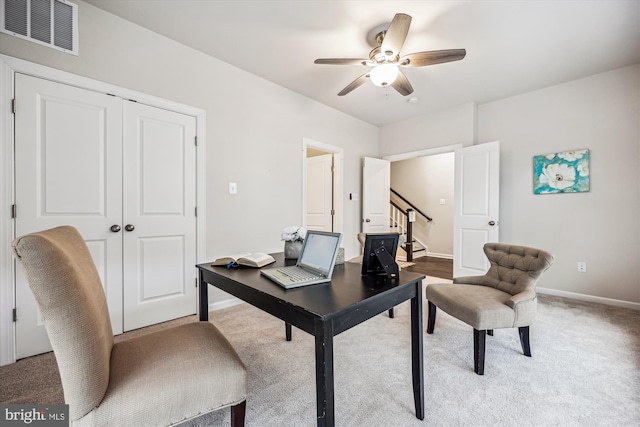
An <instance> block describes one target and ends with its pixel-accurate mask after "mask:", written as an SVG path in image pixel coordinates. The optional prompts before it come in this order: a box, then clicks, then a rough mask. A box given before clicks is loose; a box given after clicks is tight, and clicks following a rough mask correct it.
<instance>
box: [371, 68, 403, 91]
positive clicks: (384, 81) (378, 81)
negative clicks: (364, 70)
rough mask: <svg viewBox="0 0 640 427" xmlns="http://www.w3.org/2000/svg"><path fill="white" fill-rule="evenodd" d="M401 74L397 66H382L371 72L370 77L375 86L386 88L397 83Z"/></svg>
mask: <svg viewBox="0 0 640 427" xmlns="http://www.w3.org/2000/svg"><path fill="white" fill-rule="evenodd" d="M399 72H400V70H398V66H397V65H396V64H380V65H376V66H375V67H374V68H373V69H372V70H371V73H369V77H370V78H371V81H372V82H373V84H374V85H376V86H380V87H385V86H387V85H390V84H391V83H393V82H395V81H396V79H397V78H398V73H399Z"/></svg>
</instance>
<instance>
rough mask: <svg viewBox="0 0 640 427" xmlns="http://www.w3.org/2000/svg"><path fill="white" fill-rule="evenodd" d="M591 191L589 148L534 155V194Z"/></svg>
mask: <svg viewBox="0 0 640 427" xmlns="http://www.w3.org/2000/svg"><path fill="white" fill-rule="evenodd" d="M584 191H589V150H587V149H583V150H574V151H564V152H561V153H555V154H545V155H541V156H534V158H533V192H534V194H552V193H579V192H584Z"/></svg>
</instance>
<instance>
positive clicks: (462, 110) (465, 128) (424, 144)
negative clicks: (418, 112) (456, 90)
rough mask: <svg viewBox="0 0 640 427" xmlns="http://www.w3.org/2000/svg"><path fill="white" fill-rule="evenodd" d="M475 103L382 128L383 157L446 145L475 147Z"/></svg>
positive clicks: (381, 153) (381, 147)
mask: <svg viewBox="0 0 640 427" xmlns="http://www.w3.org/2000/svg"><path fill="white" fill-rule="evenodd" d="M475 114H476V107H475V104H473V103H468V104H463V105H459V106H457V107H453V108H449V109H447V110H444V111H437V112H435V113H429V114H424V115H422V116H418V117H415V118H413V119H409V120H404V121H402V122H398V123H394V124H391V125H387V126H383V127H381V128H380V155H381V156H389V155H392V154H402V153H408V152H412V151H420V150H424V149H427V148H435V147H443V146H446V145H455V144H462V145H465V146H467V145H473V142H474V141H475V138H474V131H475V128H474V123H475Z"/></svg>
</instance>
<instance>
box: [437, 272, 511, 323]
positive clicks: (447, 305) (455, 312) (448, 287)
mask: <svg viewBox="0 0 640 427" xmlns="http://www.w3.org/2000/svg"><path fill="white" fill-rule="evenodd" d="M426 296H427V300H429V302H431V303H433V304H435V305H436V307H438V308H439V309H441V310H442V311H444V312H446V313H448V314H450V315H451V316H453V317H456V318H458V319H460V320H462V321H463V322H465V323H467V324H468V325H471V326H472V327H473V328H474V329H477V330H479V331H481V330H487V329H500V328H513V327H514V326H516V325H515V323H516V312H515V311H514V310H513V309H512V308H511V307H510V306H509V305H508V304H507V303H508V301H509V298H511V294H508V293H506V292H502V291H501V290H499V289H495V288H492V287H488V286H481V285H467V284H454V283H433V284H430V285H428V286H427V293H426Z"/></svg>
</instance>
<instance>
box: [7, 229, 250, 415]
mask: <svg viewBox="0 0 640 427" xmlns="http://www.w3.org/2000/svg"><path fill="white" fill-rule="evenodd" d="M13 249H14V252H15V255H16V258H17V259H18V260H19V261H20V263H21V264H22V267H23V268H24V271H25V274H26V276H27V280H28V282H29V287H30V288H31V290H32V291H33V294H34V295H35V298H36V301H37V303H38V307H39V309H40V312H41V314H42V319H43V322H44V325H45V327H46V329H47V334H48V335H49V339H50V341H51V346H52V347H53V351H54V353H55V356H56V361H57V363H58V368H59V370H60V378H61V380H62V388H63V392H64V399H65V402H66V403H67V404H68V405H69V418H70V420H69V421H70V425H71V426H74V427H80V426H105V427H106V426H140V427H142V426H167V425H174V424H178V423H181V422H183V421H185V420H188V419H190V418H194V417H197V416H199V415H202V414H205V413H207V412H211V411H215V410H217V409H221V408H225V407H231V424H232V425H233V426H243V425H244V417H245V410H246V398H247V373H246V368H245V366H244V364H243V363H242V361H241V360H240V358H239V357H238V355H237V353H236V352H235V350H234V349H233V348H232V347H231V344H230V343H229V341H227V339H226V338H225V337H224V336H223V335H222V334H221V333H220V331H218V329H216V327H215V326H213V324H211V323H209V322H194V323H187V324H184V325H181V326H177V327H174V328H169V329H165V330H161V331H158V332H154V333H150V334H147V335H143V336H140V337H137V338H131V339H127V340H124V341H121V342H119V343H116V344H114V340H113V332H112V329H111V321H110V318H109V309H108V307H107V300H106V297H105V294H104V290H103V288H102V284H101V281H100V277H99V276H98V271H97V270H96V267H95V264H94V263H93V259H92V258H91V253H90V252H89V249H88V248H87V245H86V243H85V242H84V240H83V238H82V236H81V235H80V233H78V231H77V230H76V229H75V228H73V227H70V226H63V227H57V228H53V229H51V230H46V231H41V232H37V233H32V234H28V235H26V236H23V237H19V238H17V239H16V240H14V242H13ZM194 303H195V301H194Z"/></svg>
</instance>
